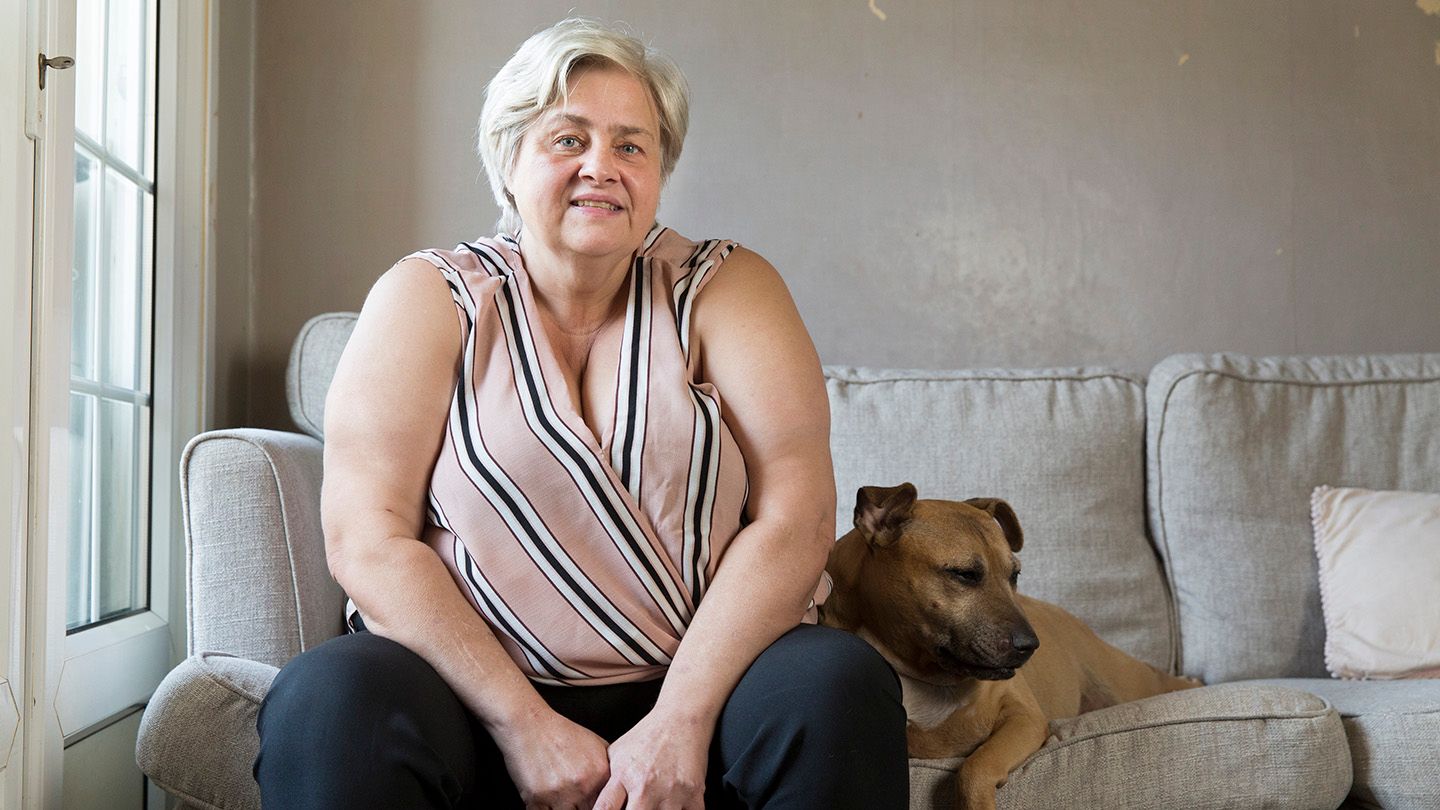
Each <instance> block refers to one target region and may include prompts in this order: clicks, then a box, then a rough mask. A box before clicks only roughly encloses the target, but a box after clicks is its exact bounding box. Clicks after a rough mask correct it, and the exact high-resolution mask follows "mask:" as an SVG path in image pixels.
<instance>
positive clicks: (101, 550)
mask: <svg viewBox="0 0 1440 810" xmlns="http://www.w3.org/2000/svg"><path fill="white" fill-rule="evenodd" d="M99 404H100V413H99V416H100V419H99V421H98V423H97V428H98V431H97V436H96V438H97V449H98V454H97V456H96V459H95V460H96V488H95V496H96V498H95V500H96V503H95V505H96V509H95V528H96V533H95V534H96V538H95V539H96V546H97V548H96V549H95V551H94V553H93V554H92V555H91V559H92V560H93V565H94V566H95V568H94V571H93V572H92V578H93V580H94V583H95V591H94V594H95V605H96V610H97V613H98V615H97V616H96V617H95V618H97V619H105V618H109V617H110V616H114V615H116V614H119V613H125V612H126V611H128V610H130V609H131V608H133V607H136V606H137V605H136V604H135V595H136V593H137V591H138V590H139V589H138V588H137V587H136V582H137V580H138V579H139V578H141V577H142V576H143V574H142V572H141V570H140V569H139V568H138V567H137V566H136V565H135V562H136V561H135V549H136V546H137V543H138V540H139V538H138V537H137V536H136V535H137V532H136V525H135V523H136V521H135V518H136V503H135V496H136V489H135V485H136V480H137V475H136V472H137V471H138V470H137V464H138V460H137V458H136V454H135V450H136V439H137V438H138V436H137V425H136V416H137V413H136V410H137V409H136V407H135V406H134V405H131V404H130V403H128V402H115V401H113V400H107V399H101V400H100V401H99Z"/></svg>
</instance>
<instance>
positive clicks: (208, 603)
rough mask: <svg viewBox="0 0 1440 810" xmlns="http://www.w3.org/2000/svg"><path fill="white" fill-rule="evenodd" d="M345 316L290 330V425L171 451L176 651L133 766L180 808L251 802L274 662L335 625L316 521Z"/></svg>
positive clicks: (204, 437)
mask: <svg viewBox="0 0 1440 810" xmlns="http://www.w3.org/2000/svg"><path fill="white" fill-rule="evenodd" d="M354 324H355V315H353V314H348V313H340V314H329V315H321V316H318V317H316V318H313V319H311V320H310V321H309V322H308V323H306V324H305V326H304V328H302V329H301V331H300V335H299V337H298V338H297V339H296V341H295V347H294V349H293V351H292V352H291V354H290V364H289V369H288V372H287V376H286V388H287V394H288V398H289V400H290V412H291V416H292V417H293V418H294V420H295V423H296V425H298V426H299V428H300V430H301V431H303V432H301V433H287V432H283V431H275V430H258V429H248V428H240V429H232V430H216V431H211V432H209V433H204V434H201V435H199V436H196V437H195V438H194V439H192V440H191V441H190V444H189V446H187V447H186V448H185V453H184V455H183V456H182V457H181V460H180V493H181V502H182V504H183V507H184V512H185V548H186V559H185V578H186V592H187V596H186V602H185V612H186V619H187V622H188V628H189V630H188V633H189V635H188V644H187V646H188V649H187V651H186V652H187V657H186V659H185V660H184V661H182V662H181V663H180V665H179V666H177V667H176V668H175V669H174V670H173V671H172V672H171V673H170V674H169V675H168V676H166V678H165V680H164V681H163V682H162V683H161V684H160V686H159V687H158V688H157V689H156V690H155V695H154V696H153V697H152V698H151V699H150V705H149V706H148V707H147V708H146V710H145V715H144V718H143V719H142V721H141V724H140V736H139V740H138V742H137V745H136V752H135V754H136V759H137V761H138V762H139V765H140V769H141V770H142V771H144V772H145V773H146V775H148V776H149V777H150V778H151V780H153V781H154V782H155V783H156V784H157V785H159V786H160V787H162V788H164V789H165V790H166V791H168V792H170V793H171V794H173V795H174V796H176V797H177V798H179V799H180V800H181V801H182V802H183V803H184V804H185V806H190V807H202V808H223V809H224V810H239V809H240V808H247V809H250V810H253V808H258V807H259V806H260V794H259V791H258V789H257V788H256V785H255V781H254V779H253V778H252V776H251V773H250V765H251V763H252V762H254V760H255V754H256V752H257V751H258V750H259V744H260V743H259V738H258V737H257V735H256V733H255V716H256V712H257V711H258V710H259V706H260V701H261V700H262V699H263V698H264V696H265V693H266V692H267V691H268V690H269V687H270V682H271V680H272V679H274V677H275V674H276V673H277V672H278V671H279V667H280V666H282V665H283V664H284V663H285V662H286V661H288V660H290V659H291V658H293V657H294V656H296V655H298V654H300V653H301V652H304V651H305V650H307V649H310V648H311V647H314V646H315V645H317V644H319V643H321V642H322V641H324V640H326V639H328V638H331V637H333V636H336V635H338V634H339V633H340V632H341V631H342V630H343V616H342V614H343V612H344V603H345V596H344V594H343V593H342V592H341V590H340V586H339V585H337V584H335V581H334V580H333V579H331V577H330V572H329V570H328V569H327V567H326V564H325V546H324V538H323V537H322V535H321V531H320V482H321V478H322V466H321V457H322V444H321V437H322V430H321V427H322V424H323V421H324V405H325V392H326V390H327V389H328V388H329V386H330V378H331V377H332V376H333V374H334V369H335V364H336V361H337V360H338V359H339V356H340V352H341V350H343V349H344V347H345V341H346V340H347V339H348V338H349V336H350V330H351V329H352V328H353V327H354Z"/></svg>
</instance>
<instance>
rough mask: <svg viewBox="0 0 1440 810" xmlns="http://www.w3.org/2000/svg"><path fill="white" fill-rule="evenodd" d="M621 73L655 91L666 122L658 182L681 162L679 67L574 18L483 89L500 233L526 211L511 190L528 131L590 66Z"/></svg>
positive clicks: (530, 46)
mask: <svg viewBox="0 0 1440 810" xmlns="http://www.w3.org/2000/svg"><path fill="white" fill-rule="evenodd" d="M599 65H608V66H614V67H618V68H620V69H622V70H625V71H627V72H629V73H630V74H631V75H633V76H635V78H637V79H639V80H640V82H641V83H643V84H644V85H645V86H646V87H647V88H648V89H649V90H650V96H651V98H652V99H653V100H654V102H655V108H656V110H657V111H658V113H659V117H660V181H661V182H662V183H664V182H665V181H666V180H668V179H669V178H670V172H671V171H673V170H674V169H675V164H676V162H678V161H679V160H680V148H681V146H682V145H683V144H684V143H685V130H686V129H687V128H688V127H689V125H690V91H689V89H688V88H687V87H686V85H685V76H684V74H682V73H681V72H680V68H679V67H677V66H676V65H675V63H674V62H673V61H671V59H670V58H669V57H667V56H665V55H664V54H662V53H660V52H659V51H657V50H655V49H654V48H650V47H647V46H646V45H645V43H643V42H641V41H640V40H639V39H636V38H635V37H633V36H630V35H629V34H627V33H624V32H622V31H619V30H616V29H615V28H612V27H610V26H606V25H604V24H603V23H600V22H597V21H595V20H588V19H584V18H581V17H571V18H568V19H564V20H561V21H560V22H558V23H556V24H554V25H552V26H550V27H549V28H547V29H545V30H544V31H541V32H540V33H538V34H535V35H534V36H532V37H530V38H529V39H527V40H525V43H524V44H523V45H521V46H520V49H519V50H517V51H516V52H515V55H514V56H512V57H510V61H508V62H506V63H505V66H504V67H502V68H500V72H499V73H496V74H495V78H493V79H491V80H490V84H489V85H487V86H486V87H485V104H484V106H483V107H482V108H481V110H480V132H479V136H478V137H477V139H476V151H478V152H479V153H480V160H481V161H482V162H483V163H484V164H485V174H486V175H488V176H489V178H490V189H491V191H492V192H493V193H494V194H495V202H496V203H497V204H498V205H499V206H500V221H499V223H498V227H499V230H500V232H501V233H509V234H515V233H517V232H519V230H520V212H519V211H517V210H516V209H515V198H514V197H513V196H512V195H511V194H510V191H509V189H507V188H506V187H505V180H506V177H507V176H508V175H509V174H510V171H511V169H513V168H515V160H516V158H517V157H518V156H519V154H520V142H521V140H522V139H523V138H524V137H525V132H526V130H528V129H529V128H530V126H531V125H532V124H534V123H535V121H537V120H538V119H539V118H540V117H541V116H542V115H544V114H545V113H546V112H547V111H549V110H550V109H551V108H552V107H554V106H555V105H556V104H557V103H564V101H565V99H566V97H567V95H568V93H569V81H570V76H571V74H572V73H574V72H575V71H576V70H578V69H580V68H585V67H593V66H599Z"/></svg>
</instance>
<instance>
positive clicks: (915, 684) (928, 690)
mask: <svg viewBox="0 0 1440 810" xmlns="http://www.w3.org/2000/svg"><path fill="white" fill-rule="evenodd" d="M900 689H901V695H902V697H901V699H902V700H903V701H904V703H905V717H906V719H908V720H909V721H910V722H911V723H913V724H915V725H916V726H919V727H920V728H922V729H931V728H934V727H935V726H938V725H940V724H941V723H943V722H945V721H946V720H947V719H949V718H950V716H951V715H953V714H955V712H957V711H962V710H966V709H969V708H971V704H972V703H973V702H974V697H975V696H974V693H973V691H972V690H969V689H965V688H963V687H958V686H937V685H935V684H932V683H925V682H924V681H917V680H915V679H914V678H907V677H905V676H904V675H901V676H900Z"/></svg>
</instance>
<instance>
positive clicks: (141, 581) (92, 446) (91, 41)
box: [65, 0, 158, 631]
mask: <svg viewBox="0 0 1440 810" xmlns="http://www.w3.org/2000/svg"><path fill="white" fill-rule="evenodd" d="M155 5H156V4H155V1H154V0H76V11H77V14H78V15H79V19H78V21H77V22H78V26H77V29H78V30H77V37H78V42H77V48H78V50H77V53H76V60H77V63H78V64H79V65H85V64H89V65H90V66H91V70H92V74H89V75H83V76H82V77H81V79H82V87H81V90H80V92H78V93H77V98H76V105H77V106H76V121H77V124H78V126H77V131H76V156H75V165H76V168H75V264H74V267H73V268H72V276H71V284H72V290H73V304H74V306H73V311H72V316H73V318H74V323H73V324H72V327H71V346H72V350H71V351H72V354H71V363H70V370H71V382H70V388H71V414H70V422H71V453H70V455H71V458H70V468H71V481H70V485H71V492H72V496H71V503H70V536H69V538H68V546H69V555H70V559H69V565H68V571H67V573H68V576H69V584H68V588H67V593H66V600H65V604H66V624H67V627H68V629H70V630H72V631H76V630H81V629H83V628H84V627H86V626H88V625H90V624H93V623H95V622H98V621H103V620H105V619H107V618H112V617H116V616H120V615H124V614H128V613H131V612H133V611H135V610H138V609H144V608H145V607H146V606H147V604H148V602H149V591H148V587H149V571H148V566H149V536H150V524H149V520H150V510H149V503H150V500H149V499H150V496H151V469H150V453H151V437H150V429H151V425H150V420H151V408H150V404H151V393H150V387H151V383H150V378H151V369H150V363H151V357H150V352H151V343H152V338H153V324H152V323H151V320H152V318H153V312H152V310H153V297H154V289H153V287H154V267H153V265H154V248H153V246H154V238H155V184H154V163H155V157H154V151H155V126H156V125H155V101H154V87H155V79H156V74H155V71H156V59H155V55H156V38H157V32H158V25H157V22H158V21H157V18H156V12H155ZM85 82H89V83H90V84H89V86H88V87H87V86H85V84H84V83H85Z"/></svg>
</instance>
